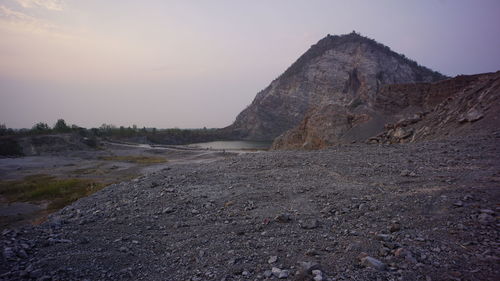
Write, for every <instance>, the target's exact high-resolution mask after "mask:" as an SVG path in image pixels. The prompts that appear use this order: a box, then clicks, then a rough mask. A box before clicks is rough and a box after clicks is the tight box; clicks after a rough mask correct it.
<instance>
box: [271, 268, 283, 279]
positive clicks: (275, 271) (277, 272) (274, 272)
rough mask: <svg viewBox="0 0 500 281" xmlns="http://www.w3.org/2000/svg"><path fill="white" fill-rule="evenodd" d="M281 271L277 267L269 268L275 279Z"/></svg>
mask: <svg viewBox="0 0 500 281" xmlns="http://www.w3.org/2000/svg"><path fill="white" fill-rule="evenodd" d="M281 271H282V270H281V269H279V268H277V267H273V268H271V273H272V274H273V275H274V276H275V277H278V278H279V276H280V274H281Z"/></svg>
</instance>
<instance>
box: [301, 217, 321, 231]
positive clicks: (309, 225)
mask: <svg viewBox="0 0 500 281" xmlns="http://www.w3.org/2000/svg"><path fill="white" fill-rule="evenodd" d="M299 223H300V227H301V228H303V229H315V228H318V227H319V222H318V220H317V219H309V220H306V221H301V222H299Z"/></svg>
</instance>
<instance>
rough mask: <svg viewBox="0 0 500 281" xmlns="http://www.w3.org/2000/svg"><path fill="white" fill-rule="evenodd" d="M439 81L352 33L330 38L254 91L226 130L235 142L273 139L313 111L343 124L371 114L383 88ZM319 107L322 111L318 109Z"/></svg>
mask: <svg viewBox="0 0 500 281" xmlns="http://www.w3.org/2000/svg"><path fill="white" fill-rule="evenodd" d="M443 78H445V77H444V76H443V75H441V74H439V73H437V72H433V71H431V70H429V69H427V68H425V67H421V66H419V65H418V64H417V63H415V62H413V61H411V60H408V59H406V58H405V57H404V56H402V55H399V54H397V53H395V52H393V51H391V50H390V49H389V48H388V47H386V46H384V45H382V44H379V43H377V42H375V41H374V40H371V39H368V38H365V37H362V36H360V35H358V34H356V33H351V34H348V35H342V36H330V35H328V36H327V37H325V38H323V39H322V40H320V41H319V42H318V43H317V44H316V45H313V46H312V47H311V48H310V49H309V50H308V51H307V52H306V53H305V54H303V55H302V56H301V57H300V58H299V59H298V60H297V61H296V62H295V63H294V64H293V65H292V66H290V68H289V69H288V70H287V71H285V73H283V74H282V75H281V76H280V77H279V78H278V79H276V80H274V81H273V82H272V83H271V85H269V86H268V87H267V88H266V89H264V90H263V91H261V92H260V93H258V94H257V96H256V97H255V99H254V101H253V102H252V104H251V105H250V106H248V107H247V108H246V109H245V110H244V111H242V112H241V113H240V114H239V115H238V117H237V118H236V121H235V122H234V123H233V125H231V126H230V127H228V128H227V129H228V130H229V131H231V133H232V135H233V136H236V137H238V138H245V139H255V140H271V139H274V138H275V137H277V136H279V135H280V134H282V133H283V132H285V131H287V130H289V129H291V128H293V127H295V126H297V125H298V124H299V123H300V122H301V121H303V122H302V123H304V122H307V120H304V116H305V114H306V112H312V110H313V109H317V110H319V111H321V112H327V111H329V110H334V111H336V112H339V113H340V114H341V117H340V118H341V119H342V120H346V116H347V115H349V114H351V113H348V111H353V113H352V114H354V115H363V114H368V113H369V112H371V111H372V110H371V108H372V107H373V105H374V101H375V99H376V93H377V91H378V90H379V89H380V88H381V87H382V86H383V85H386V84H395V83H410V82H431V81H436V80H440V79H443ZM335 105H336V106H335ZM323 106H326V108H324V109H321V108H322V107H323ZM337 106H339V107H337ZM341 108H344V109H341ZM346 110H348V111H346ZM346 114H347V115H346ZM352 114H351V115H352ZM370 115H371V114H370ZM310 120H315V122H316V121H318V122H319V121H320V120H319V119H318V118H312V119H311V118H310ZM332 122H333V123H342V126H343V127H344V129H339V130H340V131H343V130H345V128H346V126H347V127H348V126H349V125H348V124H344V122H343V121H341V120H333V121H332ZM348 123H349V122H348Z"/></svg>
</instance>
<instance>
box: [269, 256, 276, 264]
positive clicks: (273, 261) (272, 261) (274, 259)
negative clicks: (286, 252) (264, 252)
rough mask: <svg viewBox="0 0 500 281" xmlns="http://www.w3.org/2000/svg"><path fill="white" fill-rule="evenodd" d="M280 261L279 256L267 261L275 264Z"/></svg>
mask: <svg viewBox="0 0 500 281" xmlns="http://www.w3.org/2000/svg"><path fill="white" fill-rule="evenodd" d="M277 261H278V256H271V257H269V260H268V261H267V262H268V263H275V262H277Z"/></svg>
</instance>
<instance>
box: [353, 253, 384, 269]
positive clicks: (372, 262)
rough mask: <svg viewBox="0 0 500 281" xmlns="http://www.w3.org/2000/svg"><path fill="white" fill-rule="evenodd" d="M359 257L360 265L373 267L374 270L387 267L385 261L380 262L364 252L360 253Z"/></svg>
mask: <svg viewBox="0 0 500 281" xmlns="http://www.w3.org/2000/svg"><path fill="white" fill-rule="evenodd" d="M360 257H361V258H360V261H361V265H363V266H366V267H371V268H375V269H376V270H385V269H386V267H387V266H386V265H385V263H383V262H381V261H380V260H378V259H376V258H374V257H370V256H368V255H366V254H365V253H362V254H361V255H360Z"/></svg>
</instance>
